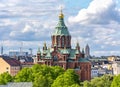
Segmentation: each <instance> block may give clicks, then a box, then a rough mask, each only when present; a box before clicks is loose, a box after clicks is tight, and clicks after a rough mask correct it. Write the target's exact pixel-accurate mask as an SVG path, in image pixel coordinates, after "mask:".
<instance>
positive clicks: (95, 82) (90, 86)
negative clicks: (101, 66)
mask: <svg viewBox="0 0 120 87" xmlns="http://www.w3.org/2000/svg"><path fill="white" fill-rule="evenodd" d="M112 80H113V76H112V75H108V74H106V75H103V76H101V77H96V78H94V79H92V80H91V81H90V82H88V81H84V82H83V86H84V87H110V85H111V83H112Z"/></svg>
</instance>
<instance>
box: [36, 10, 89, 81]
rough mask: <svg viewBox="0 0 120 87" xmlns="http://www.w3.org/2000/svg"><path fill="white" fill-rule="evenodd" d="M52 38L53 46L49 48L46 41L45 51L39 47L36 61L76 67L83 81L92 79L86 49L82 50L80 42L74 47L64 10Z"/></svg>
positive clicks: (66, 67)
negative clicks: (65, 21)
mask: <svg viewBox="0 0 120 87" xmlns="http://www.w3.org/2000/svg"><path fill="white" fill-rule="evenodd" d="M51 39H52V45H51V48H48V47H47V45H46V43H44V46H43V51H40V48H39V49H38V51H37V58H36V63H37V64H46V65H49V66H61V67H63V68H64V69H65V70H66V69H74V70H75V72H76V73H77V74H78V75H79V77H80V80H81V81H84V80H90V79H91V63H90V62H89V61H88V60H87V59H86V58H85V53H84V49H83V50H82V51H81V49H80V46H79V43H78V42H77V44H76V47H75V48H74V49H72V47H71V35H70V33H69V31H68V28H67V26H66V25H65V23H64V14H63V13H62V10H61V12H60V14H59V20H58V23H57V25H56V27H55V29H54V32H53V34H52V36H51ZM88 51H89V50H88Z"/></svg>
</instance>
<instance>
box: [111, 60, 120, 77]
mask: <svg viewBox="0 0 120 87" xmlns="http://www.w3.org/2000/svg"><path fill="white" fill-rule="evenodd" d="M112 68H113V74H114V75H118V74H120V61H114V62H113V64H112Z"/></svg>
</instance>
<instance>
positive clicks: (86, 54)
mask: <svg viewBox="0 0 120 87" xmlns="http://www.w3.org/2000/svg"><path fill="white" fill-rule="evenodd" d="M85 57H90V47H89V45H88V44H87V45H86V47H85Z"/></svg>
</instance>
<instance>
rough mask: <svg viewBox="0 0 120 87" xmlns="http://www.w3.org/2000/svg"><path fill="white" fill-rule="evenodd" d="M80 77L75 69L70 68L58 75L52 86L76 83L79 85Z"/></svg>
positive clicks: (61, 86)
mask: <svg viewBox="0 0 120 87" xmlns="http://www.w3.org/2000/svg"><path fill="white" fill-rule="evenodd" d="M79 82H80V81H79V77H78V75H77V74H76V73H75V71H74V70H72V69H68V70H67V71H66V72H65V73H64V74H62V75H60V76H58V77H57V78H56V80H54V83H53V84H52V87H70V86H72V85H74V84H78V85H79Z"/></svg>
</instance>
